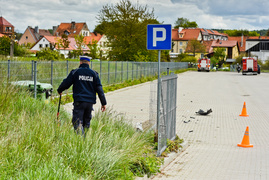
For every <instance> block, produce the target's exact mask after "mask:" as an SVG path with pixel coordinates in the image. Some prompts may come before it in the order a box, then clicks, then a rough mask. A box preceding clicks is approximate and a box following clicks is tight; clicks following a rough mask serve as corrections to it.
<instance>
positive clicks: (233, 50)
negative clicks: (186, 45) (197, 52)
mask: <svg viewBox="0 0 269 180" xmlns="http://www.w3.org/2000/svg"><path fill="white" fill-rule="evenodd" d="M211 47H212V48H213V52H214V49H216V48H224V49H225V54H226V57H225V59H224V61H225V62H227V63H232V62H235V58H236V57H237V56H238V55H239V46H238V43H237V41H232V40H231V41H222V40H219V39H218V40H214V41H213V42H212V44H211Z"/></svg>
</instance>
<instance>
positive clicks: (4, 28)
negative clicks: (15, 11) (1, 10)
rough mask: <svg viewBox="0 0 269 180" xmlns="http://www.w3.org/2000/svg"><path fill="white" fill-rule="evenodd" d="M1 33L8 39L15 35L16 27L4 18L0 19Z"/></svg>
mask: <svg viewBox="0 0 269 180" xmlns="http://www.w3.org/2000/svg"><path fill="white" fill-rule="evenodd" d="M0 33H1V34H4V35H6V36H8V37H9V36H11V35H13V34H14V26H13V25H12V24H10V23H9V22H8V21H7V20H6V19H5V18H3V17H2V16H1V17H0Z"/></svg>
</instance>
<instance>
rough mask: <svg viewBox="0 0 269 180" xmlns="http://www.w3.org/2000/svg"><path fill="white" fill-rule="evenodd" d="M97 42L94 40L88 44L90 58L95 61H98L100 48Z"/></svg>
mask: <svg viewBox="0 0 269 180" xmlns="http://www.w3.org/2000/svg"><path fill="white" fill-rule="evenodd" d="M97 42H98V41H96V40H94V39H93V40H92V42H91V43H89V44H88V47H89V49H90V56H91V57H92V58H93V59H97V58H98V55H97V54H98V51H99V48H98V46H97Z"/></svg>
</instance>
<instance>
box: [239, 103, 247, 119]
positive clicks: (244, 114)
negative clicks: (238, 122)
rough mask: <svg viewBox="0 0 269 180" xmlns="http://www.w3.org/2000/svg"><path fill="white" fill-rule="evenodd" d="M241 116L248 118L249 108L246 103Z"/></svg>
mask: <svg viewBox="0 0 269 180" xmlns="http://www.w3.org/2000/svg"><path fill="white" fill-rule="evenodd" d="M239 116H245V117H248V114H247V108H246V102H244V106H243V109H242V113H241V114H240V115H239Z"/></svg>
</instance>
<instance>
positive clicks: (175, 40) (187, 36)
mask: <svg viewBox="0 0 269 180" xmlns="http://www.w3.org/2000/svg"><path fill="white" fill-rule="evenodd" d="M192 39H196V40H198V41H202V33H201V30H200V29H198V28H196V29H182V28H179V29H172V50H171V53H174V54H181V53H185V50H186V48H187V45H188V41H190V40H192Z"/></svg>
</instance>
